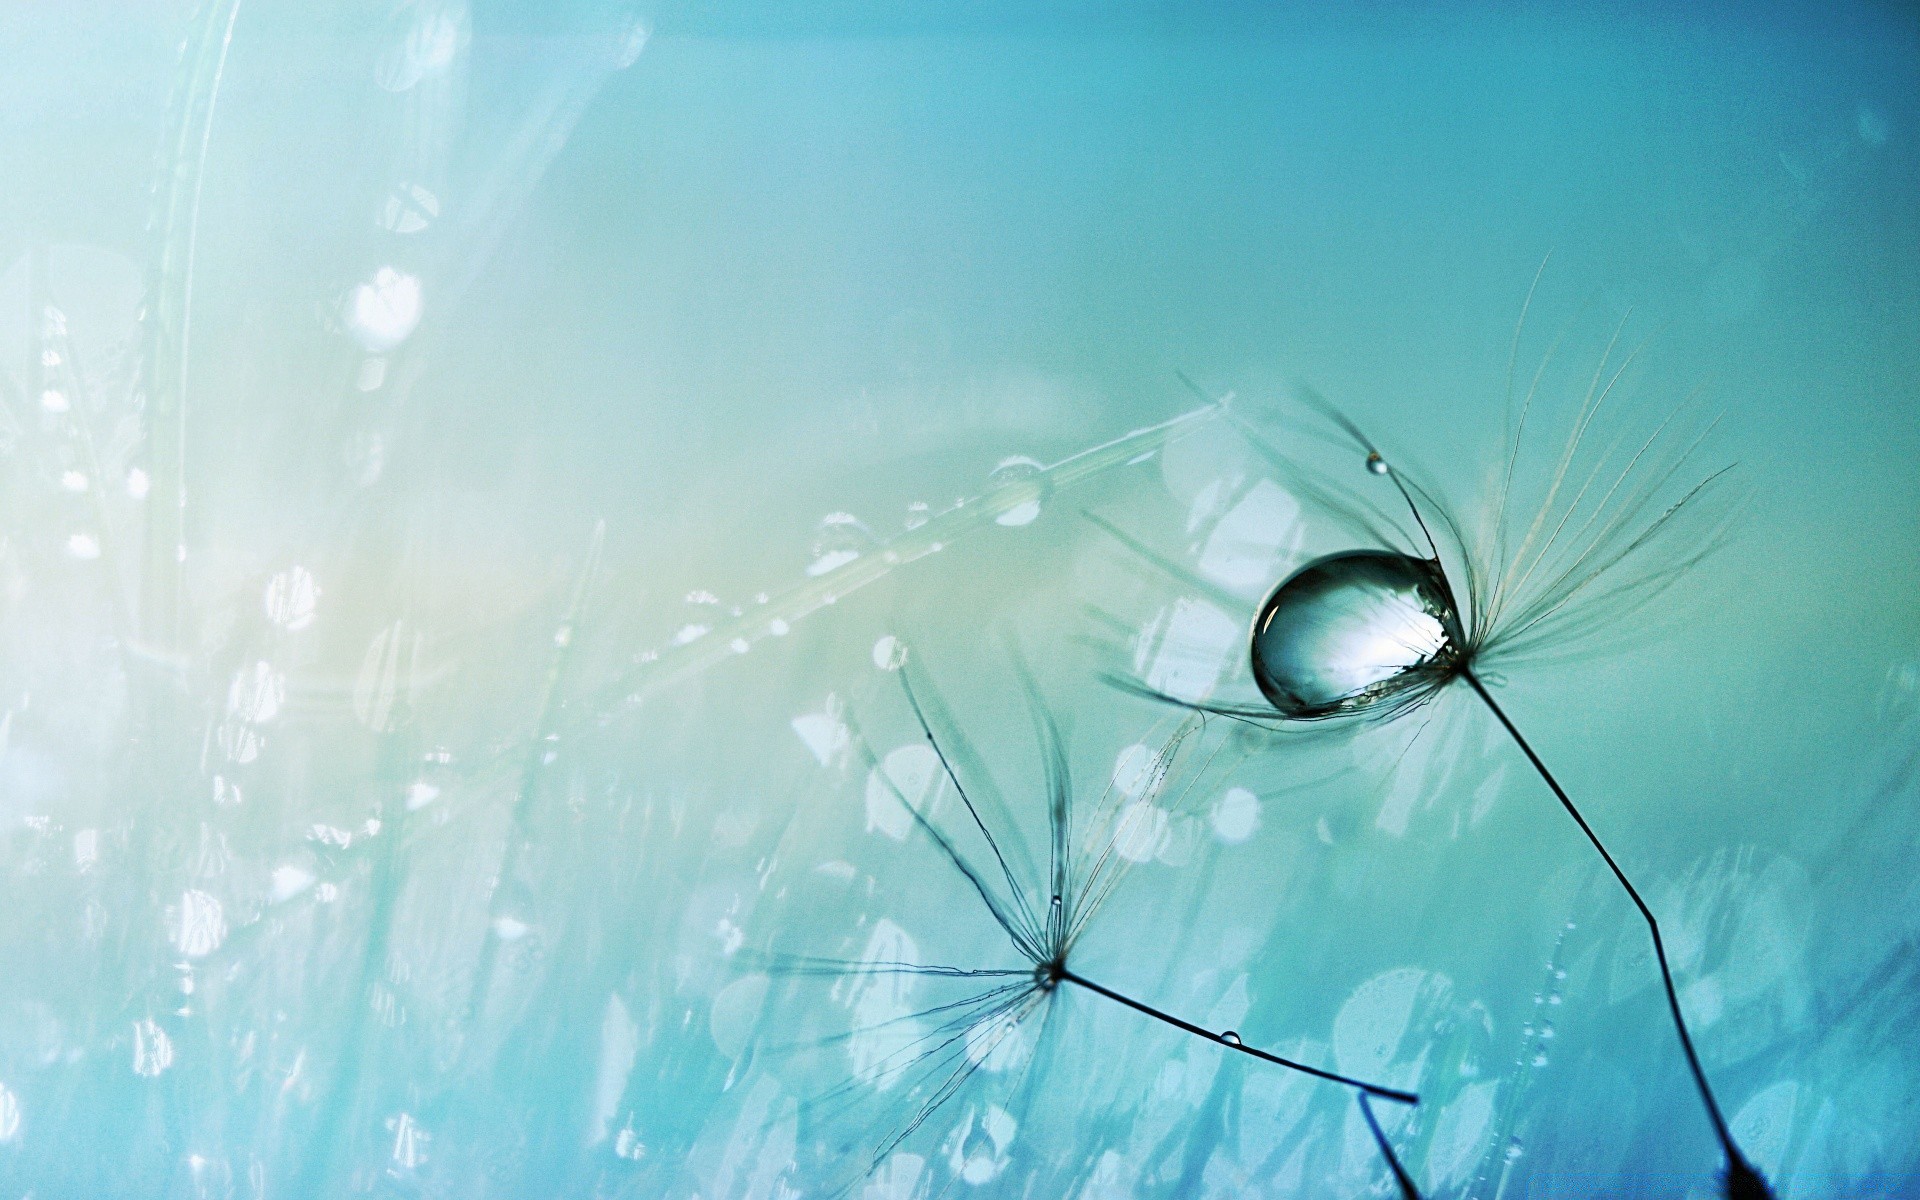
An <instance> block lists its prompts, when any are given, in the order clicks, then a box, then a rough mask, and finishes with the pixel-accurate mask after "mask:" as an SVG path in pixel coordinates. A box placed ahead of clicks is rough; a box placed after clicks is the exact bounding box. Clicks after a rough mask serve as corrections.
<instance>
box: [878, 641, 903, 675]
mask: <svg viewBox="0 0 1920 1200" xmlns="http://www.w3.org/2000/svg"><path fill="white" fill-rule="evenodd" d="M873 665H874V666H876V667H878V668H880V669H881V670H882V671H898V670H899V669H900V668H901V667H904V666H906V665H907V646H906V643H905V642H902V641H901V640H900V639H899V638H897V637H894V636H893V635H892V634H887V635H886V636H885V637H882V638H881V639H880V640H879V641H877V642H875V643H874V644H873Z"/></svg>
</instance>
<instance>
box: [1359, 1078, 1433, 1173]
mask: <svg viewBox="0 0 1920 1200" xmlns="http://www.w3.org/2000/svg"><path fill="white" fill-rule="evenodd" d="M1358 1099H1359V1101H1360V1115H1361V1116H1363V1117H1365V1118H1366V1119H1367V1129H1368V1130H1369V1131H1370V1132H1371V1133H1372V1134H1373V1144H1374V1145H1376V1146H1378V1147H1380V1154H1381V1157H1383V1158H1385V1159H1386V1160H1387V1165H1388V1166H1389V1167H1392V1168H1393V1181H1394V1182H1395V1183H1397V1184H1399V1185H1400V1195H1401V1196H1402V1197H1403V1200H1420V1189H1419V1188H1418V1187H1415V1186H1414V1182H1413V1176H1411V1175H1409V1174H1407V1169H1406V1168H1405V1167H1403V1166H1401V1165H1400V1159H1399V1156H1398V1155H1396V1154H1394V1152H1393V1144H1392V1143H1391V1142H1389V1141H1387V1135H1386V1131H1385V1130H1383V1129H1381V1128H1380V1122H1379V1121H1378V1120H1377V1119H1375V1117H1374V1115H1373V1105H1371V1104H1369V1103H1367V1094H1366V1093H1365V1092H1361V1093H1360V1094H1359V1096H1358Z"/></svg>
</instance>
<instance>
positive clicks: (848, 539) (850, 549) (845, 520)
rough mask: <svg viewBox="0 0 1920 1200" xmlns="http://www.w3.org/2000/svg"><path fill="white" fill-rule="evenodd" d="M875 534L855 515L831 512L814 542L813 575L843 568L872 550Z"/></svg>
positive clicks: (809, 567) (809, 570)
mask: <svg viewBox="0 0 1920 1200" xmlns="http://www.w3.org/2000/svg"><path fill="white" fill-rule="evenodd" d="M873 544H874V541H873V534H872V532H871V531H869V530H868V529H867V527H866V526H865V525H864V524H862V523H861V521H860V519H859V518H858V517H856V516H854V515H853V514H852V513H843V512H836V513H828V514H827V515H826V516H824V517H822V518H820V529H819V531H818V533H816V534H815V536H814V539H813V551H812V555H811V561H810V562H808V563H807V574H808V575H809V576H819V575H825V574H826V573H827V572H829V571H831V570H833V569H834V568H836V567H843V566H845V565H846V564H848V563H850V562H852V561H853V560H854V559H856V558H859V557H860V556H861V555H862V554H864V553H866V552H867V551H868V550H870V549H872V547H873Z"/></svg>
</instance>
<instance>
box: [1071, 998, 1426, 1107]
mask: <svg viewBox="0 0 1920 1200" xmlns="http://www.w3.org/2000/svg"><path fill="white" fill-rule="evenodd" d="M1057 978H1058V979H1059V980H1060V981H1061V982H1062V983H1071V984H1075V985H1077V986H1079V987H1083V988H1086V989H1087V990H1088V991H1090V992H1093V993H1096V994H1097V995H1101V996H1105V997H1106V998H1107V999H1109V1000H1112V1001H1115V1002H1117V1003H1120V1004H1124V1005H1126V1006H1127V1007H1128V1008H1131V1009H1133V1010H1134V1011H1135V1012H1141V1013H1145V1014H1146V1015H1147V1016H1149V1017H1152V1018H1153V1019H1154V1020H1156V1021H1164V1022H1166V1023H1167V1024H1169V1025H1171V1026H1173V1027H1174V1028H1175V1029H1180V1030H1184V1031H1186V1032H1187V1033H1191V1034H1193V1035H1194V1036H1195V1037H1202V1038H1205V1039H1207V1040H1208V1041H1210V1042H1212V1043H1214V1044H1215V1045H1218V1046H1224V1047H1226V1048H1227V1049H1229V1050H1238V1051H1239V1052H1240V1053H1242V1054H1251V1055H1252V1056H1253V1057H1255V1058H1257V1059H1260V1060H1261V1061H1263V1062H1270V1063H1273V1064H1275V1065H1277V1066H1282V1067H1286V1068H1288V1069H1289V1070H1294V1071H1299V1072H1300V1073H1301V1074H1303V1075H1311V1076H1313V1077H1314V1078H1316V1079H1325V1080H1327V1081H1328V1082H1330V1083H1342V1084H1345V1085H1346V1086H1348V1087H1350V1088H1357V1089H1359V1090H1360V1092H1361V1093H1362V1094H1364V1095H1369V1096H1378V1097H1380V1098H1381V1099H1383V1100H1392V1101H1394V1102H1396V1103H1399V1104H1418V1103H1420V1097H1418V1096H1416V1095H1414V1094H1413V1093H1412V1092H1402V1091H1396V1090H1395V1089H1393V1088H1387V1087H1381V1086H1380V1085H1378V1084H1374V1083H1362V1082H1361V1081H1360V1080H1358V1079H1352V1078H1349V1077H1347V1076H1345V1075H1339V1074H1336V1073H1334V1072H1332V1071H1323V1070H1321V1069H1320V1068H1319V1067H1310V1066H1308V1065H1307V1064H1305V1063H1301V1062H1295V1061H1293V1060H1292V1059H1290V1058H1281V1057H1280V1056H1279V1055H1278V1054H1269V1053H1267V1052H1266V1051H1265V1050H1256V1049H1255V1048H1253V1047H1252V1046H1248V1045H1245V1044H1243V1043H1241V1042H1238V1041H1231V1042H1230V1041H1228V1040H1226V1038H1224V1037H1222V1036H1221V1035H1220V1034H1217V1033H1215V1032H1213V1031H1212V1030H1211V1029H1202V1028H1201V1027H1200V1026H1198V1025H1195V1024H1193V1023H1192V1022H1190V1021H1182V1020H1181V1019H1180V1018H1179V1017H1176V1016H1174V1015H1173V1014H1172V1013H1166V1012H1161V1011H1160V1010H1159V1009H1157V1008H1154V1007H1153V1006H1152V1005H1150V1004H1143V1003H1141V1002H1140V1001H1138V1000H1135V999H1134V998H1133V997H1131V996H1123V995H1121V994H1120V993H1119V992H1116V991H1114V990H1113V989H1112V988H1107V987H1102V986H1101V985H1099V984H1097V983H1095V982H1094V981H1093V980H1091V979H1087V978H1085V977H1083V976H1080V975H1075V974H1074V973H1073V972H1072V971H1069V970H1066V969H1064V968H1062V969H1061V970H1060V972H1059V975H1058V976H1057Z"/></svg>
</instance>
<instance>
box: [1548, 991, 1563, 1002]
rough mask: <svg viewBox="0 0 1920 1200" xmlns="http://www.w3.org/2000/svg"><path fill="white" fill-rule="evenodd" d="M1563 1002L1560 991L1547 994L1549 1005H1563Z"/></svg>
mask: <svg viewBox="0 0 1920 1200" xmlns="http://www.w3.org/2000/svg"><path fill="white" fill-rule="evenodd" d="M1561 1002H1562V1001H1561V996H1560V992H1559V991H1558V989H1556V990H1554V991H1551V992H1548V993H1547V1003H1548V1004H1559V1003H1561Z"/></svg>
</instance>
